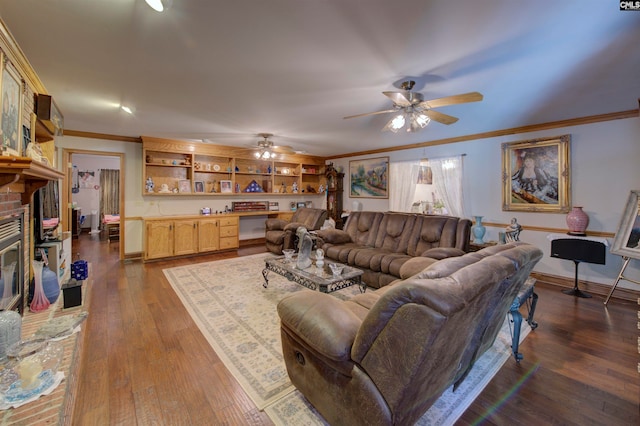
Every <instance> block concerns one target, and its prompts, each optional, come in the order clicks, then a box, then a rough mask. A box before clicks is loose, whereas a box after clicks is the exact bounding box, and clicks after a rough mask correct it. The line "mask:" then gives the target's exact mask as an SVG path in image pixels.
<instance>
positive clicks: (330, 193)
mask: <svg viewBox="0 0 640 426" xmlns="http://www.w3.org/2000/svg"><path fill="white" fill-rule="evenodd" d="M325 177H326V178H327V216H328V217H330V218H331V219H333V220H334V221H335V222H336V228H337V229H342V226H343V223H342V192H343V183H342V181H343V179H344V173H339V172H338V171H337V170H336V169H335V168H334V167H333V163H330V164H329V165H328V166H327V170H326V172H325Z"/></svg>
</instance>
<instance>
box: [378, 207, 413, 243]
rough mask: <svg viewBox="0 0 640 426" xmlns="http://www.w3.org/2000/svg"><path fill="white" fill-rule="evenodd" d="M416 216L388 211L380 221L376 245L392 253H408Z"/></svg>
mask: <svg viewBox="0 0 640 426" xmlns="http://www.w3.org/2000/svg"><path fill="white" fill-rule="evenodd" d="M415 220H416V216H415V215H412V214H406V213H386V214H385V215H384V217H383V218H382V221H381V222H380V226H379V228H378V233H377V235H376V240H375V243H374V247H376V248H379V249H383V250H385V251H387V252H391V253H407V247H408V245H409V240H410V237H411V235H412V232H413V224H414V222H415Z"/></svg>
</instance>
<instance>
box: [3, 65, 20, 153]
mask: <svg viewBox="0 0 640 426" xmlns="http://www.w3.org/2000/svg"><path fill="white" fill-rule="evenodd" d="M2 63H3V66H2V77H1V78H2V80H1V81H0V86H1V89H0V93H1V95H0V108H2V119H1V120H0V130H1V131H2V154H3V155H13V156H16V157H19V156H20V155H21V154H22V153H21V151H22V149H21V148H22V143H23V141H22V137H21V136H20V135H21V130H22V125H21V123H22V119H21V115H22V84H21V82H20V77H19V76H18V74H17V73H16V72H15V71H14V70H13V69H12V68H11V67H10V66H8V65H9V64H8V62H7V61H6V57H3V58H2Z"/></svg>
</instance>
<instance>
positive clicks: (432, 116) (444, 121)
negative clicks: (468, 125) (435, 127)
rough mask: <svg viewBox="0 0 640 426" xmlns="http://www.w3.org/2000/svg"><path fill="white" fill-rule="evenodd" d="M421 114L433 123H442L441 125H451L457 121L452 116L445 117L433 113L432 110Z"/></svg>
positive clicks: (439, 113)
mask: <svg viewBox="0 0 640 426" xmlns="http://www.w3.org/2000/svg"><path fill="white" fill-rule="evenodd" d="M422 113H423V114H424V115H426V116H427V117H429V118H430V119H432V120H433V121H437V122H438V123H442V124H447V125H449V124H453V123H455V122H456V121H458V118H456V117H454V116H452V115H447V114H443V113H441V112H439V111H434V110H432V109H430V110H426V111H422Z"/></svg>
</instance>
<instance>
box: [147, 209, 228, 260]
mask: <svg viewBox="0 0 640 426" xmlns="http://www.w3.org/2000/svg"><path fill="white" fill-rule="evenodd" d="M144 221H145V226H144V229H145V237H144V243H145V244H144V260H152V259H161V258H166V257H173V256H185V255H190V254H196V253H207V252H212V251H218V250H228V249H233V248H238V247H239V241H238V216H220V217H214V216H212V217H201V216H194V217H174V218H150V219H145V220H144Z"/></svg>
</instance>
